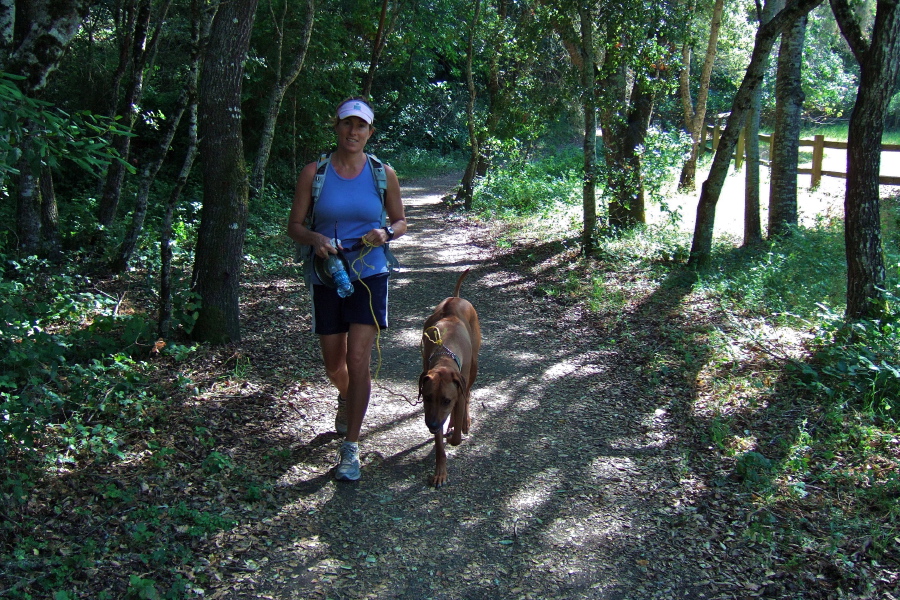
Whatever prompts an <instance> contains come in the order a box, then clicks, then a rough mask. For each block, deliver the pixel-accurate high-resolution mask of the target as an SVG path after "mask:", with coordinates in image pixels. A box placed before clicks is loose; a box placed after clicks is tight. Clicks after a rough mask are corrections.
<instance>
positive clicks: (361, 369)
mask: <svg viewBox="0 0 900 600" xmlns="http://www.w3.org/2000/svg"><path fill="white" fill-rule="evenodd" d="M376 333H377V329H376V328H375V326H374V325H362V324H360V323H351V324H350V332H349V333H348V334H347V345H346V363H345V373H346V374H347V393H346V394H344V393H343V392H342V395H343V396H344V398H346V399H347V437H346V440H347V441H348V442H357V441H359V432H360V430H361V429H362V422H363V418H364V417H365V416H366V410H367V409H368V408H369V395H370V393H371V391H372V372H371V364H372V347H373V346H374V344H375V335H376ZM339 389H340V388H339Z"/></svg>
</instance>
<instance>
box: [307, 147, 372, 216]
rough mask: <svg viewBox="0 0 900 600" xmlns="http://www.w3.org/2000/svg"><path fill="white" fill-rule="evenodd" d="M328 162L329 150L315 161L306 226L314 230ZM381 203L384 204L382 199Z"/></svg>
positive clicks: (329, 158)
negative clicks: (317, 203)
mask: <svg viewBox="0 0 900 600" xmlns="http://www.w3.org/2000/svg"><path fill="white" fill-rule="evenodd" d="M330 163H331V153H330V152H326V153H324V154H322V156H320V157H319V162H317V163H316V174H315V176H314V177H313V182H312V194H311V198H310V204H309V213H308V217H307V221H308V223H309V226H308V228H309V229H312V230H315V228H316V201H317V200H318V199H319V196H321V195H322V188H323V187H324V186H325V173H327V172H328V165H329V164H330ZM382 204H384V201H383V200H382Z"/></svg>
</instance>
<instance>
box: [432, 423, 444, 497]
mask: <svg viewBox="0 0 900 600" xmlns="http://www.w3.org/2000/svg"><path fill="white" fill-rule="evenodd" d="M434 458H435V466H434V477H432V478H431V485H433V486H434V487H441V486H442V485H444V484H445V483H447V453H446V452H445V451H444V432H443V428H441V430H438V432H437V433H435V434H434Z"/></svg>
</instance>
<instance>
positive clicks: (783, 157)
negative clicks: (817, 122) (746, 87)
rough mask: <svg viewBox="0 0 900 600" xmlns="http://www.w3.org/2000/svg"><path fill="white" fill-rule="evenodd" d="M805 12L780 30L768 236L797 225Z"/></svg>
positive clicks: (785, 232) (783, 232)
mask: <svg viewBox="0 0 900 600" xmlns="http://www.w3.org/2000/svg"><path fill="white" fill-rule="evenodd" d="M806 23H807V16H806V15H800V16H798V17H797V19H796V20H795V21H794V22H793V23H792V24H791V25H790V26H789V27H788V28H787V29H786V30H785V31H784V33H782V34H781V48H780V49H779V51H778V72H777V75H776V80H775V128H774V131H773V134H772V135H774V136H775V140H774V143H773V144H772V156H771V157H770V160H771V176H770V177H771V178H770V184H769V228H768V234H769V238H770V239H772V238H777V237H779V236H784V235H788V234H790V232H791V231H792V230H793V228H795V227H796V226H797V163H798V154H797V153H798V150H799V149H800V116H801V113H802V111H803V100H804V98H805V95H804V93H803V87H802V86H801V81H800V69H801V65H802V62H803V45H804V39H805V37H806Z"/></svg>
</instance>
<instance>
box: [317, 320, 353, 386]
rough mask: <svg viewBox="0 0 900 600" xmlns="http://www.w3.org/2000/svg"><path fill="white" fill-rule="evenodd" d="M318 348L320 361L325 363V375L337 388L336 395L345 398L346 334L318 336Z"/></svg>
mask: <svg viewBox="0 0 900 600" xmlns="http://www.w3.org/2000/svg"><path fill="white" fill-rule="evenodd" d="M319 346H320V347H321V348H322V359H323V361H324V362H325V374H326V375H328V379H329V380H331V383H332V385H334V387H335V388H337V391H338V393H339V394H340V395H341V396H342V397H343V398H346V397H347V392H348V390H347V387H348V383H349V382H348V379H349V378H348V375H347V334H346V333H335V334H333V335H320V336H319Z"/></svg>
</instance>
